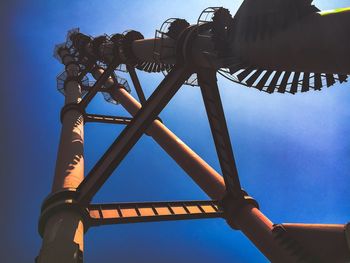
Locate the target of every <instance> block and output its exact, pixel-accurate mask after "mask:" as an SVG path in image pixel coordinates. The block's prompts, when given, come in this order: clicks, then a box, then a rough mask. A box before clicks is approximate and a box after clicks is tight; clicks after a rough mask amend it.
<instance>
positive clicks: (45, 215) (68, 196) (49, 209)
mask: <svg viewBox="0 0 350 263" xmlns="http://www.w3.org/2000/svg"><path fill="white" fill-rule="evenodd" d="M76 199H77V190H76V189H74V188H70V189H64V190H62V191H59V192H56V193H53V194H50V195H49V196H48V197H47V198H46V199H45V200H44V202H43V204H42V206H41V214H40V218H39V225H38V231H39V234H40V236H41V237H43V235H44V230H45V225H46V223H47V221H48V220H49V218H50V217H51V216H52V215H54V214H56V213H57V212H59V211H62V210H72V211H74V212H77V213H79V214H81V215H82V219H83V221H84V224H86V223H88V220H89V213H88V211H87V209H84V208H83V207H82V206H80V205H79V204H78V203H77V201H76ZM86 229H87V228H86Z"/></svg>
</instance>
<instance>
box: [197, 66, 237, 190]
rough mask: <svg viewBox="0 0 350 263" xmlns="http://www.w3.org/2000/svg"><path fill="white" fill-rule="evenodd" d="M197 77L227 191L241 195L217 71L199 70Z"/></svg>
mask: <svg viewBox="0 0 350 263" xmlns="http://www.w3.org/2000/svg"><path fill="white" fill-rule="evenodd" d="M197 75H198V82H199V86H200V87H201V91H202V96H203V100H204V105H205V109H206V111H207V116H208V119H209V124H210V129H211V132H212V135H213V138H214V143H215V148H216V152H217V155H218V157H219V162H220V167H221V171H222V174H223V176H224V179H225V184H226V190H227V191H228V192H229V193H231V194H233V195H235V194H239V193H240V192H241V184H240V182H239V178H238V171H237V167H236V163H235V159H234V156H233V150H232V146H231V140H230V136H229V133H228V129H227V124H226V119H225V114H224V109H223V107H222V103H221V98H220V93H219V89H218V86H217V79H216V71H215V70H209V69H199V70H198V72H197Z"/></svg>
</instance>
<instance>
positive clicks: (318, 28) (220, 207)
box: [37, 0, 350, 263]
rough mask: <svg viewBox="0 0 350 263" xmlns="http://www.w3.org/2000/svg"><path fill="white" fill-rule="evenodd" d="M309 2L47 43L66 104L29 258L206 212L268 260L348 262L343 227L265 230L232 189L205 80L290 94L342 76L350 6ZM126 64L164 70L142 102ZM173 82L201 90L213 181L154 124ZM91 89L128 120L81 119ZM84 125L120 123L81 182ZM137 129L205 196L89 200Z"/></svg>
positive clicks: (252, 4)
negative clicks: (107, 230) (115, 229)
mask: <svg viewBox="0 0 350 263" xmlns="http://www.w3.org/2000/svg"><path fill="white" fill-rule="evenodd" d="M311 2H312V1H310V0H297V1H296V0H283V1H275V0H266V1H264V3H262V1H253V0H245V1H244V2H243V4H242V6H241V7H240V9H239V10H238V12H237V14H236V15H235V16H234V17H232V16H231V14H230V13H229V11H228V10H227V9H224V8H208V9H206V10H204V11H203V12H202V14H201V15H200V17H199V19H198V22H197V24H194V25H190V24H189V23H188V22H187V21H186V20H184V19H168V20H167V21H165V22H164V24H163V25H162V27H161V28H160V30H157V31H156V35H155V38H152V39H145V38H144V37H143V35H142V34H141V33H139V32H136V31H126V32H124V33H123V34H114V35H112V36H107V35H103V36H98V37H94V38H93V37H91V36H88V35H84V34H82V33H80V32H79V30H72V31H69V32H68V35H67V41H66V42H65V43H63V44H61V45H58V46H56V48H55V56H56V58H57V59H58V60H59V61H60V62H61V63H62V64H63V65H64V66H65V71H64V72H63V73H62V74H60V75H59V77H58V88H59V90H60V91H61V92H62V93H63V94H64V95H65V105H64V107H63V108H62V111H61V122H62V131H61V139H60V144H59V150H58V157H57V163H56V170H55V176H54V181H53V186H52V191H51V194H50V195H49V196H48V197H47V198H46V199H45V200H44V202H43V205H42V210H41V216H40V220H39V233H40V234H41V236H42V237H43V245H42V248H41V251H40V253H39V256H38V257H37V262H39V263H47V262H50V263H56V262H67V263H70V262H82V261H83V239H84V238H83V237H84V233H85V232H86V231H87V230H88V229H89V228H90V227H94V226H98V225H109V224H121V223H136V222H149V221H160V220H184V219H199V218H215V217H222V218H225V219H226V221H227V223H228V224H229V225H230V226H231V227H232V229H235V230H240V231H242V232H243V233H244V234H245V235H246V236H247V237H248V238H249V239H250V240H251V241H252V242H253V243H254V245H255V246H256V247H257V248H258V249H259V250H260V251H261V252H262V253H263V254H264V255H265V256H266V257H267V258H268V259H269V260H270V261H272V262H348V261H349V260H350V225H349V224H347V225H313V224H274V223H273V222H271V221H270V220H269V219H268V218H267V217H266V216H265V215H264V214H263V213H262V212H261V211H260V210H259V205H258V203H257V202H256V201H255V200H254V199H253V198H252V197H250V196H249V195H248V194H247V192H246V191H244V190H242V187H241V183H240V180H239V177H238V171H237V168H236V164H235V159H234V154H233V149H232V146H231V141H230V137H229V133H228V129H227V125H226V120H225V116H224V111H223V106H222V103H221V98H220V93H219V89H218V86H217V79H216V76H217V72H218V73H219V74H221V75H223V76H225V77H227V78H229V79H230V80H232V81H233V82H236V83H240V84H242V85H245V86H248V87H254V88H256V89H258V90H260V91H263V92H268V93H273V92H280V93H292V94H294V93H296V92H306V91H309V90H320V89H321V88H322V87H323V86H328V87H329V86H331V85H333V84H334V83H336V82H337V81H338V82H340V83H342V82H345V81H347V77H348V76H347V75H350V60H349V59H348V54H349V51H350V34H344V33H343V32H346V30H348V27H349V25H350V8H349V9H343V10H336V11H335V12H320V11H319V10H318V9H317V8H316V7H315V6H313V5H312V4H311ZM335 29H336V30H335ZM296 40H297V41H296ZM135 69H139V70H143V71H147V72H163V73H164V74H165V78H164V80H163V81H162V82H161V83H160V84H159V86H158V87H157V88H156V90H155V91H154V93H153V94H152V95H151V96H150V97H149V98H147V99H146V97H145V95H144V93H143V90H142V87H141V84H140V82H139V80H138V77H137V74H136V70H135ZM118 70H124V71H125V72H128V73H129V74H130V77H131V79H132V82H133V86H134V88H135V90H136V92H137V95H138V99H139V101H137V100H136V99H135V98H133V97H132V96H131V95H130V94H129V91H130V88H129V86H128V83H127V82H126V81H125V80H123V79H122V78H120V77H119V76H118ZM87 73H90V74H91V76H93V78H94V79H95V81H94V82H92V81H89V80H88V79H87V77H86V74H87ZM183 84H188V85H193V86H199V87H200V89H201V92H202V97H203V100H204V104H205V108H206V112H207V116H208V121H209V124H210V128H211V132H212V135H213V139H214V142H215V147H216V151H217V155H218V158H219V162H220V167H221V174H219V173H218V172H216V171H215V170H214V169H213V168H212V167H210V166H209V165H208V164H207V163H206V162H205V161H204V160H203V159H201V157H200V156H198V155H197V154H196V153H195V152H194V151H193V150H191V149H190V148H189V147H188V146H187V145H186V144H185V143H184V142H182V141H181V140H180V139H179V138H178V137H177V136H176V135H175V134H174V133H172V132H171V131H170V130H169V129H168V128H167V127H166V126H165V125H164V124H163V123H162V121H161V120H160V119H159V118H158V115H159V113H160V112H161V111H162V110H163V109H164V107H165V106H166V105H167V104H168V102H169V101H170V100H171V99H172V97H173V96H174V95H175V93H176V92H177V91H178V90H179V89H180V87H181V86H182V85H183ZM99 92H101V93H103V94H104V96H105V99H106V100H107V101H109V102H112V103H119V104H120V105H121V106H122V107H124V108H125V109H126V110H127V111H128V112H129V113H130V114H131V115H132V116H133V117H132V118H127V117H122V116H106V115H97V114H90V113H87V112H86V107H87V105H88V104H89V103H90V101H91V100H92V99H93V98H94V96H95V95H96V94H97V93H99ZM87 122H101V123H110V124H121V125H125V129H124V130H123V131H122V132H121V134H120V135H119V136H118V137H117V138H116V140H115V141H114V142H113V144H112V145H111V146H110V147H109V149H108V150H107V151H106V153H105V154H104V155H103V156H102V157H101V158H100V160H99V161H98V162H97V163H96V164H95V166H94V167H93V168H92V170H91V171H89V172H88V173H87V175H86V176H84V151H83V146H84V124H85V123H87ZM143 134H146V135H149V136H151V137H152V138H153V139H154V140H155V141H156V142H157V143H158V144H159V145H160V146H161V147H162V148H163V149H164V150H165V151H166V152H167V153H168V154H169V155H170V156H171V157H172V158H173V159H174V160H175V161H176V162H177V164H178V165H179V166H180V167H181V168H182V169H183V170H184V171H185V172H186V173H187V174H188V175H189V176H190V177H191V178H192V179H193V181H194V182H195V183H197V184H198V185H199V186H200V187H201V189H203V191H204V192H205V193H206V194H207V195H208V196H209V197H210V199H209V200H208V201H170V202H167V201H165V202H140V203H112V204H92V203H91V200H92V198H93V197H94V195H95V194H96V192H98V190H99V189H100V188H101V187H102V185H103V184H104V183H105V182H106V181H107V179H108V178H109V176H110V175H111V174H112V172H113V171H114V170H115V169H116V168H117V167H118V165H119V164H120V163H121V162H122V161H123V159H124V158H125V156H126V155H127V154H128V152H129V151H130V150H131V149H132V147H133V146H134V145H135V144H136V143H137V141H138V140H139V139H140V137H141V136H142V135H143Z"/></svg>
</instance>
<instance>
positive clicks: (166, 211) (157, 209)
mask: <svg viewBox="0 0 350 263" xmlns="http://www.w3.org/2000/svg"><path fill="white" fill-rule="evenodd" d="M87 208H88V213H89V225H90V226H100V225H111V224H126V223H141V222H156V221H169V220H186V219H201V218H202V219H206V218H218V217H223V216H224V212H223V211H222V209H221V207H220V206H219V204H218V201H213V200H209V201H172V202H142V203H114V204H91V205H89V206H88V207H87Z"/></svg>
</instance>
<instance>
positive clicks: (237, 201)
mask: <svg viewBox="0 0 350 263" xmlns="http://www.w3.org/2000/svg"><path fill="white" fill-rule="evenodd" d="M248 205H250V206H253V207H255V208H257V209H259V204H258V202H257V201H256V200H255V199H254V198H253V197H251V196H249V195H248V194H247V192H245V191H244V190H241V192H240V193H239V194H238V195H234V196H233V195H232V194H230V193H228V192H227V194H226V196H225V197H224V198H223V199H222V200H221V202H220V206H221V207H222V208H223V210H224V217H225V219H226V222H227V223H228V224H229V225H230V227H231V228H233V229H235V230H239V226H238V224H237V222H236V220H235V219H236V218H237V217H238V215H239V213H240V211H241V210H242V209H243V208H244V207H246V206H248Z"/></svg>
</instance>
